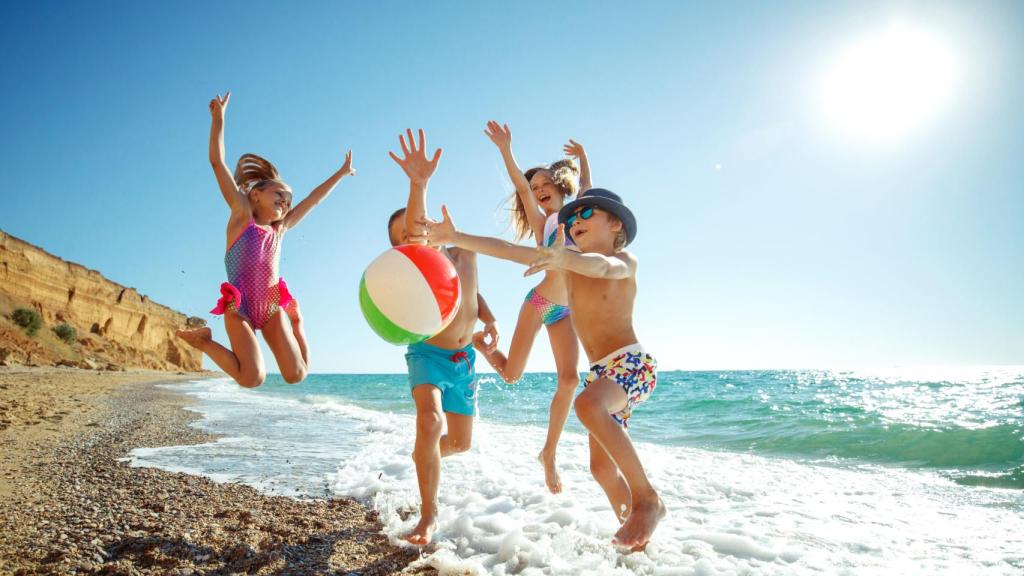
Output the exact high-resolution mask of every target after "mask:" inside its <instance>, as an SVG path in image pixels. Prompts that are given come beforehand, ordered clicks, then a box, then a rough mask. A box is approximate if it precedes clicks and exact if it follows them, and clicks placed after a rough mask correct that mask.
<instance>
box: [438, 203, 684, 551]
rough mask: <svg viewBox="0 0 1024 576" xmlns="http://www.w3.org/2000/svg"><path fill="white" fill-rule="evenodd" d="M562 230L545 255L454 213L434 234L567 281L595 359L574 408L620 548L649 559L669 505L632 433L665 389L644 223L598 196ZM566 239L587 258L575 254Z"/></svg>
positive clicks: (569, 207)
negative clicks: (652, 350)
mask: <svg viewBox="0 0 1024 576" xmlns="http://www.w3.org/2000/svg"><path fill="white" fill-rule="evenodd" d="M558 221H559V223H560V225H559V229H558V234H557V236H556V240H555V241H554V242H553V243H552V244H551V245H550V246H541V247H537V248H527V247H525V246H517V245H515V244H511V243H509V242H505V241H503V240H500V239H498V238H486V237H481V236H472V235H470V234H465V233H462V232H459V231H458V230H456V229H455V225H454V223H452V221H451V218H450V217H449V216H448V214H447V212H445V218H444V220H443V221H442V222H428V223H426V225H427V228H428V238H429V243H430V244H432V245H433V244H444V245H448V244H454V245H456V246H459V247H460V248H464V249H467V250H473V251H474V252H477V253H480V254H487V255H489V256H495V257H497V258H504V259H506V260H512V261H515V262H519V263H522V264H527V265H529V266H530V268H529V269H528V270H527V271H526V274H527V275H530V274H535V273H537V272H541V271H543V270H554V269H557V270H563V271H565V272H566V287H567V288H568V293H569V308H570V309H572V317H573V324H574V326H575V328H576V334H577V335H578V336H579V339H580V342H581V343H582V344H583V350H584V351H585V352H586V353H587V358H589V359H590V374H588V375H587V378H586V381H585V383H584V385H585V387H586V388H585V389H584V390H583V392H582V393H581V394H580V395H579V396H577V397H576V400H575V402H574V403H573V406H574V407H575V408H576V415H577V416H578V417H579V419H580V421H581V422H582V423H583V425H584V426H586V428H587V431H588V432H589V433H590V470H591V473H592V474H593V475H594V479H595V480H597V482H598V484H600V485H601V488H602V489H604V492H605V495H606V496H607V497H608V501H609V502H611V505H612V509H613V510H614V511H615V514H616V516H618V518H619V522H620V523H621V526H620V527H619V530H618V531H617V532H616V533H615V539H614V542H615V543H616V544H617V545H619V546H622V547H625V548H628V549H630V550H642V549H643V548H644V547H645V546H647V542H648V541H649V540H650V538H651V534H653V533H654V530H655V528H657V526H658V523H659V522H660V521H661V519H662V518H663V517H664V516H665V505H664V503H663V502H662V501H661V498H660V497H658V493H657V492H655V490H654V487H653V486H651V482H650V480H649V479H648V478H647V474H646V472H644V467H643V465H642V464H641V463H640V457H639V456H638V455H637V452H636V449H635V448H634V447H633V442H632V440H630V438H629V434H628V433H627V431H626V422H627V420H628V419H629V417H630V415H631V414H632V412H633V410H634V409H635V408H636V407H637V406H639V405H640V404H641V403H643V402H644V401H645V400H647V399H648V398H649V397H650V395H651V393H652V392H653V391H654V388H655V386H656V385H657V362H655V360H654V358H653V357H652V356H651V355H650V354H648V353H647V352H646V351H644V349H643V347H642V346H640V344H639V340H638V339H637V336H636V332H634V330H633V303H634V302H635V301H636V293H637V283H636V271H637V259H636V256H634V255H632V254H631V253H629V252H628V251H627V250H626V249H625V248H626V246H627V245H628V244H629V243H630V242H632V241H633V238H634V237H635V236H636V231H637V225H636V218H635V217H634V216H633V213H632V212H631V211H630V210H629V208H627V207H626V205H625V204H623V203H622V198H620V197H619V195H618V194H615V193H614V192H611V191H609V190H605V189H602V188H591V189H590V190H587V191H586V192H583V193H582V194H580V195H579V196H578V197H577V198H576V199H575V200H573V201H572V202H569V203H568V204H566V205H565V206H563V207H562V209H561V210H560V211H559V213H558ZM566 231H568V232H569V234H570V235H571V236H572V240H573V242H575V244H576V247H577V248H578V249H579V251H575V250H570V249H569V248H567V247H566V246H565V233H566Z"/></svg>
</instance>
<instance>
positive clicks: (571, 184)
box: [475, 120, 590, 494]
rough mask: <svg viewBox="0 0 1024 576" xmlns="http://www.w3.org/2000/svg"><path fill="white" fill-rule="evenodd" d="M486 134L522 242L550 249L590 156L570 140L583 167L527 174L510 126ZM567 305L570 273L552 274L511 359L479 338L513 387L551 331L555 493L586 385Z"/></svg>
mask: <svg viewBox="0 0 1024 576" xmlns="http://www.w3.org/2000/svg"><path fill="white" fill-rule="evenodd" d="M484 133H485V134H487V137H488V138H490V139H491V141H492V142H494V144H495V145H496V146H497V147H498V150H499V151H500V152H501V157H502V159H503V160H504V161H505V168H506V169H507V170H508V175H509V177H510V178H511V179H512V183H513V184H514V185H515V188H516V194H515V208H514V209H513V212H512V222H513V224H514V226H515V229H516V238H517V239H522V238H526V237H529V236H532V237H533V238H534V239H535V240H536V241H537V245H538V246H550V245H551V242H553V241H554V237H555V234H556V232H557V229H558V211H559V209H561V208H562V205H563V204H564V203H565V202H566V201H567V200H569V199H571V197H572V196H575V195H576V192H577V191H578V190H579V188H580V186H581V185H582V188H583V189H584V190H586V189H588V188H590V166H589V163H588V162H587V154H586V151H585V150H584V149H583V146H582V145H580V144H579V143H577V142H574V141H573V140H569V143H568V144H567V145H566V146H565V152H566V154H567V155H569V156H574V157H575V158H576V159H577V160H578V161H579V168H577V166H576V164H575V163H574V162H573V161H572V160H570V159H566V160H560V161H558V162H555V163H554V164H552V165H551V166H541V167H537V168H532V169H530V170H528V171H527V172H526V173H525V174H524V173H523V172H522V171H521V170H520V169H519V166H518V165H517V164H516V160H515V157H514V156H513V155H512V132H511V131H510V130H509V128H508V125H507V124H506V125H500V124H498V123H497V122H494V121H493V120H492V121H490V122H488V123H487V129H486V130H485V131H484ZM577 178H578V179H577ZM567 303H568V295H567V294H566V286H565V274H564V272H561V271H557V270H552V271H548V272H546V273H545V275H544V279H543V280H542V281H541V283H540V284H538V285H537V286H535V287H534V288H533V289H532V290H530V292H529V293H528V294H527V295H526V299H525V301H524V302H523V305H522V308H520V310H519V320H518V322H517V323H516V330H515V333H514V334H513V336H512V344H511V345H510V346H509V350H508V356H507V357H506V356H505V355H504V354H503V353H502V352H501V351H499V350H498V349H497V346H496V345H495V344H496V342H490V343H485V342H484V341H483V340H484V334H483V333H478V335H477V336H478V337H477V338H475V339H476V340H477V342H476V344H477V349H478V350H480V351H481V352H483V355H484V357H485V358H486V359H487V361H488V363H490V364H491V366H493V367H494V369H495V370H496V371H497V372H498V374H500V375H501V377H502V379H504V380H505V381H506V382H508V383H513V382H516V381H518V380H519V378H521V377H522V375H523V370H524V369H525V368H526V360H527V357H528V356H529V355H530V350H531V349H532V348H533V342H534V339H536V337H537V333H538V332H539V331H540V327H541V325H543V326H545V327H547V331H548V340H550V342H551V352H552V353H553V354H554V356H555V366H556V369H557V371H558V387H557V388H556V389H555V395H554V397H553V398H552V399H551V416H550V418H549V420H548V435H547V440H546V441H545V442H544V448H543V449H542V450H541V452H540V455H539V456H538V459H539V460H540V461H541V463H542V464H543V465H544V481H545V483H546V484H547V486H548V489H549V490H550V491H551V492H552V493H553V494H558V493H559V492H561V491H562V481H561V478H560V477H559V475H558V469H557V467H556V465H555V450H556V448H557V446H558V439H559V437H561V435H562V429H563V428H565V422H566V420H568V418H569V410H570V408H571V407H572V401H573V397H574V396H575V393H576V387H577V386H578V385H579V382H580V378H579V372H578V366H577V364H578V363H579V344H578V342H577V339H576V331H575V330H574V329H573V325H572V319H571V318H570V316H569V308H568V306H567Z"/></svg>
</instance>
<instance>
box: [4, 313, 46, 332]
mask: <svg viewBox="0 0 1024 576" xmlns="http://www.w3.org/2000/svg"><path fill="white" fill-rule="evenodd" d="M11 320H14V323H15V324H17V325H18V326H21V327H22V328H24V329H25V333H26V334H28V335H29V336H35V334H36V332H38V331H39V329H40V328H41V327H42V326H43V319H42V318H41V317H40V316H39V312H36V311H35V310H30V309H28V308H18V309H17V310H15V311H14V313H13V314H11Z"/></svg>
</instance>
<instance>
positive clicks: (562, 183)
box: [510, 158, 580, 240]
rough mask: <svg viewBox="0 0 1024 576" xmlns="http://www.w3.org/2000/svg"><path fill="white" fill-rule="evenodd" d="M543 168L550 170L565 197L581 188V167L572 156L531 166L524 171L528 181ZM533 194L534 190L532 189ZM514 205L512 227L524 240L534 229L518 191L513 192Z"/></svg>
mask: <svg viewBox="0 0 1024 576" xmlns="http://www.w3.org/2000/svg"><path fill="white" fill-rule="evenodd" d="M541 170H543V171H545V172H548V173H549V174H550V175H551V181H552V182H554V184H555V186H556V187H557V188H558V191H559V192H561V193H562V198H563V199H568V198H571V197H572V196H575V195H576V193H577V192H579V189H580V169H579V167H578V166H577V165H576V161H574V160H573V159H571V158H566V159H564V160H559V161H558V162H555V163H554V164H551V165H550V166H536V167H534V168H530V169H529V170H527V171H526V172H524V173H523V176H525V177H526V181H527V182H529V181H530V180H532V179H533V176H534V174H536V173H537V172H540V171H541ZM530 193H531V194H532V193H533V191H532V190H531V191H530ZM512 201H513V203H514V204H513V206H512V208H511V209H510V211H511V212H512V227H513V228H515V230H516V240H522V239H523V238H527V237H529V236H530V235H531V234H532V233H533V230H532V229H531V228H530V220H529V218H527V217H526V205H524V204H523V199H522V198H520V197H519V194H518V193H513V194H512Z"/></svg>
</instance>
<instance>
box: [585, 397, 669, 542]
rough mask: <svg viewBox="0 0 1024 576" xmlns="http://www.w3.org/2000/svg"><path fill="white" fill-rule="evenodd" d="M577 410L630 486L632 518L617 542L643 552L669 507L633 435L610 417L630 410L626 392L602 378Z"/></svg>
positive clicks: (617, 533)
mask: <svg viewBox="0 0 1024 576" xmlns="http://www.w3.org/2000/svg"><path fill="white" fill-rule="evenodd" d="M575 407H576V415H577V416H578V417H579V419H580V421H581V422H583V425H584V426H586V427H587V430H589V431H590V434H591V436H593V437H594V438H595V439H596V440H597V441H598V442H599V443H600V444H601V446H602V447H604V449H605V451H606V452H608V455H609V456H611V458H612V460H613V461H614V462H615V465H616V466H618V468H619V470H620V471H621V472H622V475H623V476H624V477H625V479H626V484H627V485H628V486H629V492H630V513H629V517H628V518H627V519H626V522H625V524H623V525H622V527H621V528H619V530H618V532H616V533H615V542H616V543H617V544H619V545H621V546H625V547H627V548H641V547H643V546H644V545H646V544H647V541H648V540H650V538H651V534H652V533H654V529H655V528H656V527H657V526H658V522H659V521H660V520H661V518H662V517H663V516H664V515H665V505H664V504H662V502H661V498H659V497H658V493H657V492H655V491H654V487H653V486H651V482H650V480H648V479H647V474H646V473H645V472H644V467H643V465H642V464H641V463H640V457H639V456H638V455H637V453H636V450H635V449H634V448H633V443H632V442H631V441H630V439H629V435H628V434H626V431H625V430H624V429H623V428H622V426H621V425H619V424H618V423H617V422H616V421H615V420H613V419H612V418H611V416H610V415H611V414H614V413H616V412H618V411H620V410H622V409H623V408H625V407H626V392H625V391H624V390H623V389H622V387H621V386H619V385H618V384H616V383H615V382H612V381H611V380H609V379H607V378H599V379H597V380H596V381H595V382H594V383H592V384H591V385H590V386H588V387H587V389H586V390H584V391H583V393H582V394H580V395H579V396H578V397H577V398H576V402H575Z"/></svg>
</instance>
